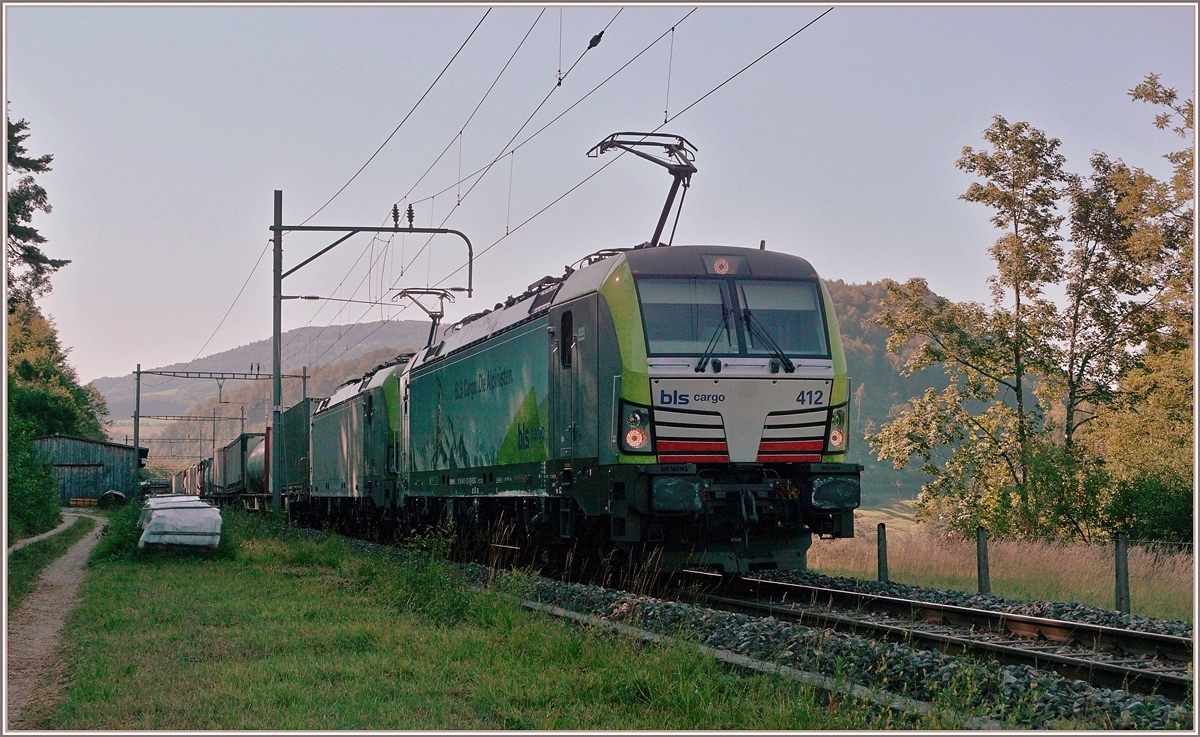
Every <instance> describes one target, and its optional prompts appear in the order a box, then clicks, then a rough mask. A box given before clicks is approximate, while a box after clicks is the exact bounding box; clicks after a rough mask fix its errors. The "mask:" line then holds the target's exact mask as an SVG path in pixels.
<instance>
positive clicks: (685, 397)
mask: <svg viewBox="0 0 1200 737" xmlns="http://www.w3.org/2000/svg"><path fill="white" fill-rule="evenodd" d="M724 401H725V395H724V394H688V393H687V392H681V391H671V392H668V391H667V390H666V389H659V390H658V403H659V404H664V405H665V404H674V405H676V406H681V405H684V404H691V403H692V402H708V403H709V404H720V403H721V402H724Z"/></svg>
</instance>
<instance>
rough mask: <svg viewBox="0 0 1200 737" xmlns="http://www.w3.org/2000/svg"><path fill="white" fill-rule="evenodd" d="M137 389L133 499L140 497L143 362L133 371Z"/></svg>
mask: <svg viewBox="0 0 1200 737" xmlns="http://www.w3.org/2000/svg"><path fill="white" fill-rule="evenodd" d="M133 375H134V378H135V382H134V383H135V384H136V386H137V390H136V391H135V392H134V395H133V396H134V399H133V488H132V489H131V490H130V493H129V498H130V499H131V500H133V501H137V499H138V469H139V468H141V467H142V448H141V446H140V445H139V444H138V443H139V437H138V425H139V424H140V422H141V415H142V364H140V363H139V364H138V365H137V370H136V371H134V372H133Z"/></svg>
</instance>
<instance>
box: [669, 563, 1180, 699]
mask: <svg viewBox="0 0 1200 737" xmlns="http://www.w3.org/2000/svg"><path fill="white" fill-rule="evenodd" d="M676 585H677V587H678V588H677V589H676V592H677V594H678V595H679V596H680V597H681V598H686V599H688V600H690V601H692V602H693V603H696V604H700V605H702V606H706V607H709V608H713V609H725V610H732V611H739V612H743V613H746V614H753V615H756V616H773V617H776V618H777V619H783V620H789V621H793V622H796V623H798V624H803V625H805V626H809V627H817V628H822V629H833V630H837V631H841V632H850V633H855V634H859V635H864V636H868V637H872V638H876V639H887V640H891V641H896V642H903V643H906V644H909V645H912V646H915V647H921V648H928V649H938V650H941V651H943V652H945V653H947V654H951V655H959V654H963V655H970V656H974V657H978V658H982V659H987V660H994V661H997V662H1000V663H1002V664H1005V665H1030V666H1033V667H1035V668H1038V669H1041V670H1048V671H1056V672H1057V673H1058V674H1059V675H1061V676H1063V677H1065V678H1071V679H1076V680H1081V681H1086V682H1088V683H1090V684H1091V685H1093V686H1099V687H1103V688H1110V689H1123V690H1126V691H1128V692H1130V693H1139V694H1160V695H1162V696H1165V697H1166V698H1168V699H1170V700H1172V701H1174V702H1176V703H1183V702H1185V701H1188V700H1190V698H1191V693H1192V687H1193V678H1192V653H1193V648H1192V640H1190V639H1188V638H1184V637H1177V636H1173V635H1163V634H1157V633H1150V632H1138V631H1133V630H1124V629H1119V628H1115V627H1105V626H1102V625H1094V624H1087V623H1080V622H1067V621H1062V620H1055V619H1044V618H1040V617H1032V616H1027V615H1018V614H1010V613H1007V612H996V611H990V610H984V609H971V608H967V607H961V606H953V605H949V604H937V603H931V602H924V601H915V600H910V599H898V598H893V597H887V596H878V595H872V594H862V593H857V592H852V591H842V590H837V589H827V588H818V587H814V586H804V585H800V584H792V583H783V582H778V581H767V580H762V579H755V578H745V577H742V578H730V577H723V576H718V575H714V574H710V573H702V572H688V573H687V574H685V576H684V577H683V578H682V580H680V581H677V582H676Z"/></svg>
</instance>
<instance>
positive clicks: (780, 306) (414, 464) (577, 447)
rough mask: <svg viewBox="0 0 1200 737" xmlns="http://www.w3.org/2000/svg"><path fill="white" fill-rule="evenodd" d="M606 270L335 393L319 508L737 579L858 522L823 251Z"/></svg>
mask: <svg viewBox="0 0 1200 737" xmlns="http://www.w3.org/2000/svg"><path fill="white" fill-rule="evenodd" d="M585 262H586V265H583V266H582V267H581V268H579V269H577V270H574V271H571V272H570V273H568V274H567V275H566V276H564V277H563V278H560V279H553V278H546V279H543V280H542V281H541V282H539V283H537V284H535V285H533V286H532V287H531V288H530V289H529V290H528V291H527V292H526V293H524V294H522V295H521V296H519V297H516V298H510V300H509V301H508V302H506V303H504V304H501V305H497V308H496V309H494V310H490V311H487V312H485V313H480V314H478V315H474V316H471V317H469V318H467V319H465V320H463V321H461V322H459V323H456V324H454V325H450V326H447V327H445V328H444V329H440V330H438V331H436V332H435V333H434V334H433V339H432V340H431V344H430V345H429V346H427V347H425V348H424V349H422V350H420V351H418V352H417V353H416V354H415V355H411V356H403V357H401V358H400V359H398V361H397V362H396V363H395V364H394V365H390V366H385V367H381V369H380V370H378V371H376V372H375V373H373V374H369V375H368V376H365V377H363V378H362V379H360V380H356V381H354V382H350V383H348V384H347V385H345V386H344V387H343V388H342V389H340V390H339V391H338V392H337V393H336V394H335V395H334V396H333V397H331V398H330V399H329V400H326V402H325V404H324V406H322V407H320V408H319V409H318V411H317V412H316V413H314V415H313V419H312V433H311V458H312V464H311V469H312V470H311V473H312V483H311V486H310V494H309V495H306V497H305V499H304V501H306V502H307V503H308V505H309V506H310V507H312V506H314V505H315V506H316V507H317V508H320V507H321V505H322V504H324V507H323V509H324V511H325V512H326V513H328V512H331V511H336V510H341V511H342V512H343V513H349V514H353V515H356V516H358V517H363V518H371V517H375V518H378V519H383V520H395V521H397V522H406V523H409V524H413V523H420V522H425V523H428V522H430V521H434V520H439V519H453V520H455V521H456V522H457V523H458V524H459V525H462V526H467V527H472V526H473V527H479V528H481V527H484V526H487V525H490V524H493V523H495V522H497V521H499V520H502V519H503V520H506V521H507V522H508V523H510V524H511V526H512V529H513V533H512V534H513V536H514V537H513V540H512V542H514V543H515V544H516V546H517V547H520V546H522V545H525V544H527V543H531V542H535V541H539V540H541V541H547V542H554V541H557V542H559V543H567V544H569V543H582V544H585V545H588V546H591V547H594V548H598V549H603V548H611V549H612V550H614V551H620V552H621V553H622V554H624V555H627V556H628V557H629V558H630V559H631V560H649V559H653V560H655V561H656V562H657V563H658V565H660V566H661V567H663V568H667V569H673V568H680V567H699V568H707V569H712V570H720V571H723V572H727V573H735V572H748V571H754V570H761V569H769V568H801V567H803V566H804V565H805V553H806V551H807V549H808V547H809V545H810V542H811V536H812V534H814V533H815V534H818V535H819V536H821V537H850V536H852V535H853V529H854V525H853V513H854V509H855V508H857V507H858V504H859V496H860V485H859V472H860V470H861V467H860V466H858V465H855V464H847V463H845V462H844V459H845V453H846V448H847V442H848V439H849V426H848V417H849V414H848V412H847V399H848V397H849V396H850V380H849V378H848V377H847V376H846V363H845V358H844V355H843V352H842V346H841V339H840V335H839V333H838V329H837V321H836V318H835V316H834V313H833V308H832V305H831V303H830V300H829V296H828V294H827V292H826V290H825V288H824V286H823V284H822V283H821V281H820V279H819V278H818V276H817V274H816V272H815V271H814V270H813V268H812V267H811V266H810V265H809V263H808V262H807V261H805V260H803V259H801V258H797V257H795V256H790V255H786V254H782V253H778V252H774V251H766V250H760V249H747V248H735V247H724V246H673V247H658V248H650V247H645V248H634V249H628V250H624V251H608V252H602V253H601V254H598V255H596V256H593V257H591V258H589V259H586V260H585Z"/></svg>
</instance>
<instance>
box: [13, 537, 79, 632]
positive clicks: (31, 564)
mask: <svg viewBox="0 0 1200 737" xmlns="http://www.w3.org/2000/svg"><path fill="white" fill-rule="evenodd" d="M95 527H96V521H95V520H93V519H88V518H87V517H79V518H78V519H76V520H75V522H74V524H72V525H71V526H70V527H68V528H67V529H65V530H63V531H62V532H59V533H57V534H55V535H51V536H50V537H48V538H46V539H45V540H38V541H37V542H35V543H32V544H30V545H26V546H25V547H23V548H21V549H20V550H16V551H13V552H12V553H10V554H9V556H8V611H9V614H11V613H12V612H13V611H15V610H16V608H17V607H18V606H19V605H20V604H21V602H22V601H23V600H24V598H25V596H26V594H28V593H29V592H30V591H32V590H33V585H34V583H36V582H37V579H38V576H40V575H42V571H43V570H45V568H46V566H48V565H50V564H51V563H53V562H54V561H56V560H58V559H59V558H60V557H62V555H63V553H66V552H67V549H68V548H70V547H71V546H72V545H74V544H75V543H77V542H79V541H80V540H82V539H83V537H84V536H85V535H87V534H88V533H89V532H91V531H92V530H93V529H94V528H95Z"/></svg>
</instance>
